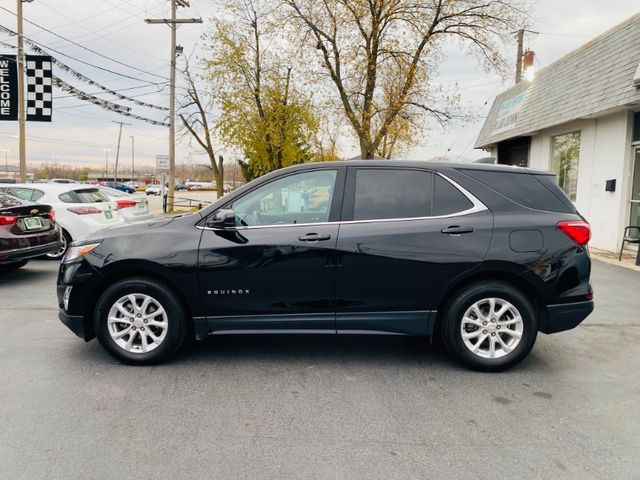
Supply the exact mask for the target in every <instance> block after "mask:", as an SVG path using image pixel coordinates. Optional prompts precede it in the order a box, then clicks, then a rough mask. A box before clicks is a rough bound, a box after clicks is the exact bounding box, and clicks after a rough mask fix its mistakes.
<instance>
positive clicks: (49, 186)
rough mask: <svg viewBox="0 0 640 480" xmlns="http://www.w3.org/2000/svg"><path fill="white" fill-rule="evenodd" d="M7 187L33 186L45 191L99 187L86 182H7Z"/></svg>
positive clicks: (35, 188)
mask: <svg viewBox="0 0 640 480" xmlns="http://www.w3.org/2000/svg"><path fill="white" fill-rule="evenodd" d="M6 187H7V188H31V189H34V190H40V191H43V192H54V193H55V192H61V193H62V192H68V191H70V190H90V189H97V188H98V187H97V186H96V185H87V184H84V183H11V184H6Z"/></svg>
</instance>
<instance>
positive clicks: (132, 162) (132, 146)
mask: <svg viewBox="0 0 640 480" xmlns="http://www.w3.org/2000/svg"><path fill="white" fill-rule="evenodd" d="M130 137H131V181H132V182H134V181H135V177H136V167H135V165H136V162H135V154H134V152H135V150H134V144H133V135H130Z"/></svg>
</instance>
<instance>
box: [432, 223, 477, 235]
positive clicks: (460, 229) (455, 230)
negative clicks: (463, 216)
mask: <svg viewBox="0 0 640 480" xmlns="http://www.w3.org/2000/svg"><path fill="white" fill-rule="evenodd" d="M440 231H441V232H442V233H446V234H448V235H460V234H462V233H472V232H473V227H464V226H460V225H451V226H450V227H447V228H443V229H442V230H440Z"/></svg>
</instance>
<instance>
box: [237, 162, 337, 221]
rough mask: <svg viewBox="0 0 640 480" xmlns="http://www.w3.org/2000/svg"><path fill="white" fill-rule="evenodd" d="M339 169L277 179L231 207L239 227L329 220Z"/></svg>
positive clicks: (240, 199)
mask: <svg viewBox="0 0 640 480" xmlns="http://www.w3.org/2000/svg"><path fill="white" fill-rule="evenodd" d="M336 175H337V171H336V170H316V171H313V172H305V173H298V174H294V175H289V176H287V177H284V178H281V179H278V180H275V181H273V182H270V183H268V184H267V185H264V186H262V187H260V188H258V189H257V190H254V191H253V192H251V193H248V194H247V195H245V196H244V197H242V198H239V199H238V200H236V201H235V202H234V203H233V205H231V208H232V209H233V211H234V213H235V216H236V225H237V226H239V227H253V226H264V225H279V224H282V225H289V224H304V223H318V222H327V221H329V212H330V210H331V200H332V198H333V192H334V190H335V183H336Z"/></svg>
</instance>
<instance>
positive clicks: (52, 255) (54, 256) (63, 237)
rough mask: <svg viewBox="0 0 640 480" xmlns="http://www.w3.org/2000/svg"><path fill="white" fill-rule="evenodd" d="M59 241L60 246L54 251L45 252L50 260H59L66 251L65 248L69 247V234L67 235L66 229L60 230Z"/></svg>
mask: <svg viewBox="0 0 640 480" xmlns="http://www.w3.org/2000/svg"><path fill="white" fill-rule="evenodd" d="M60 242H61V245H60V248H59V249H58V250H56V251H55V252H49V253H47V255H46V257H47V258H49V259H51V260H60V259H61V258H62V257H63V256H64V254H65V253H66V252H67V248H69V245H70V244H71V235H69V234H68V233H67V231H66V230H62V231H61V232H60Z"/></svg>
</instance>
